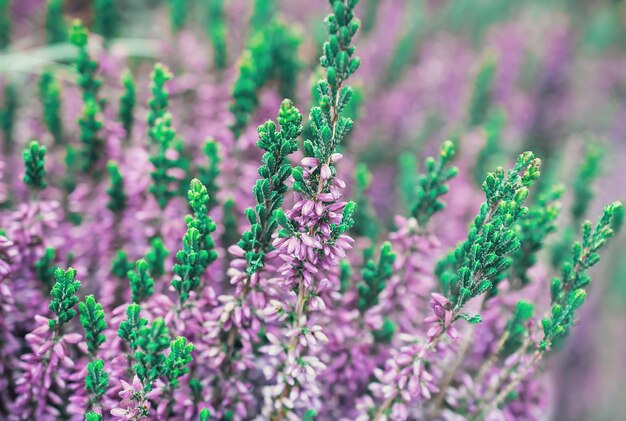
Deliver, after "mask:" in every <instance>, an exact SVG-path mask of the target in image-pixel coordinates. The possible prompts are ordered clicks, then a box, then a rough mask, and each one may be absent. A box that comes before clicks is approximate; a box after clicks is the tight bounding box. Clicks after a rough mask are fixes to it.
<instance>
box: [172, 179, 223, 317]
mask: <svg viewBox="0 0 626 421" xmlns="http://www.w3.org/2000/svg"><path fill="white" fill-rule="evenodd" d="M188 197H189V206H190V207H191V209H192V210H193V212H194V214H193V215H188V216H187V217H186V218H185V220H186V223H187V232H186V233H185V235H184V237H183V249H182V250H179V251H178V253H176V260H177V261H178V263H176V264H175V265H174V267H173V271H174V274H175V275H176V278H174V280H173V281H172V286H173V287H174V289H175V290H176V292H178V295H179V303H180V304H181V305H183V304H185V302H186V301H187V299H188V298H189V293H190V292H191V291H196V290H197V289H198V288H199V287H200V286H201V277H202V275H203V274H204V272H205V271H206V268H207V267H208V266H209V265H210V264H211V263H212V262H214V261H215V260H216V259H217V253H216V252H215V250H214V247H215V243H214V241H213V239H212V237H211V233H212V232H214V231H215V229H216V225H215V222H213V220H212V219H211V217H209V216H208V215H207V205H208V203H209V194H208V193H207V190H206V187H204V186H203V185H202V183H201V182H200V181H199V180H198V179H193V180H191V185H190V187H189V194H188Z"/></svg>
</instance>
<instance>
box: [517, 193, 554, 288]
mask: <svg viewBox="0 0 626 421" xmlns="http://www.w3.org/2000/svg"><path fill="white" fill-rule="evenodd" d="M564 192H565V188H564V187H563V186H562V185H556V186H553V187H552V188H551V189H549V190H547V191H545V192H543V193H541V194H540V195H539V197H538V198H537V202H536V203H535V204H534V205H533V206H531V207H530V208H529V211H528V213H527V214H526V215H525V216H524V217H523V218H522V219H521V220H520V221H519V222H518V224H517V225H518V227H519V233H518V236H519V240H520V242H521V247H520V248H519V249H518V250H517V251H515V252H514V253H513V254H512V255H511V257H512V258H513V263H512V264H511V269H510V271H509V275H508V278H509V282H510V283H511V284H512V285H513V286H514V287H521V286H524V285H527V284H529V283H530V277H529V276H528V270H529V269H530V268H531V267H533V266H534V265H535V263H537V254H538V253H539V252H540V251H541V250H542V249H543V248H544V245H545V241H546V238H547V237H548V236H549V235H550V234H551V233H553V232H555V231H556V230H557V227H556V220H557V219H558V217H559V215H560V214H561V202H560V199H561V197H562V196H563V193H564Z"/></svg>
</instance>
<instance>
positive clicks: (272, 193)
mask: <svg viewBox="0 0 626 421" xmlns="http://www.w3.org/2000/svg"><path fill="white" fill-rule="evenodd" d="M278 122H279V124H280V130H277V128H276V125H275V124H274V122H272V121H267V122H266V123H265V124H262V125H261V126H259V129H258V134H259V141H258V142H257V145H258V146H259V147H260V148H261V149H263V150H264V151H265V153H264V154H263V158H262V164H261V166H260V167H259V171H258V172H259V175H260V176H261V178H259V179H258V180H257V181H256V183H255V185H254V188H253V193H254V196H255V198H256V201H257V205H256V206H255V207H254V208H248V209H247V210H246V216H247V217H248V220H249V221H250V224H251V226H250V229H249V230H247V231H245V232H244V233H243V235H242V236H241V240H240V241H239V243H238V245H239V247H241V248H242V249H243V250H244V251H245V253H246V262H247V263H246V272H247V273H248V274H250V275H251V274H253V273H255V272H258V271H259V270H261V269H262V268H263V265H264V262H265V254H266V253H267V252H268V251H269V250H270V249H271V241H272V234H273V233H274V232H275V231H276V228H277V222H276V218H275V215H274V212H275V211H276V210H277V209H280V207H281V205H282V203H283V197H284V195H285V193H286V192H287V189H288V188H287V185H286V184H285V182H286V181H287V179H288V178H289V176H290V175H291V174H292V169H291V164H290V162H289V155H291V154H292V153H294V152H295V151H296V150H297V149H298V140H297V138H298V136H300V134H301V133H302V115H301V114H300V112H299V110H298V109H297V108H296V107H294V106H293V103H292V102H291V101H290V100H288V99H286V100H284V101H283V103H282V104H281V107H280V111H279V114H278ZM296 182H298V180H296Z"/></svg>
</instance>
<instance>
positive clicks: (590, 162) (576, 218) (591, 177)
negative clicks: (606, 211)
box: [570, 144, 602, 226]
mask: <svg viewBox="0 0 626 421" xmlns="http://www.w3.org/2000/svg"><path fill="white" fill-rule="evenodd" d="M601 170H602V150H601V149H600V148H599V147H598V146H597V145H593V144H592V145H590V146H588V147H587V151H586V153H585V159H584V160H583V162H582V164H581V165H580V171H579V172H578V174H577V176H576V179H575V180H574V185H573V187H574V201H573V203H572V207H571V208H570V212H571V215H572V220H573V223H574V224H575V225H577V226H579V225H580V223H581V222H582V220H583V218H584V217H585V215H586V214H587V210H588V209H589V205H590V204H591V201H592V199H593V196H594V191H593V182H594V181H595V179H597V178H598V176H599V175H600V172H601Z"/></svg>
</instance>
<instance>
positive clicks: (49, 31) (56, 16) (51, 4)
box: [45, 0, 67, 44]
mask: <svg viewBox="0 0 626 421" xmlns="http://www.w3.org/2000/svg"><path fill="white" fill-rule="evenodd" d="M45 28H46V42H47V43H48V44H57V43H59V42H65V41H67V23H66V22H65V15H64V13H63V0H48V1H47V6H46V23H45Z"/></svg>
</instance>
